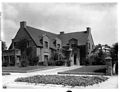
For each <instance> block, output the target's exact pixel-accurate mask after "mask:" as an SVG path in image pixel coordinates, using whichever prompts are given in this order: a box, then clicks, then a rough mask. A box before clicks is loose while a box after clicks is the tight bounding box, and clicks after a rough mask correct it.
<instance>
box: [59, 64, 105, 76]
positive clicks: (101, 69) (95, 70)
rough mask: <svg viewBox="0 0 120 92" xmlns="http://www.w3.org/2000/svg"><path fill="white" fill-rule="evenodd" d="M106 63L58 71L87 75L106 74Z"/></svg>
mask: <svg viewBox="0 0 120 92" xmlns="http://www.w3.org/2000/svg"><path fill="white" fill-rule="evenodd" d="M105 69H106V66H105V65H97V66H96V65H95V66H83V67H81V68H77V69H73V70H68V71H64V72H58V74H80V75H81V74H87V75H89V74H90V75H105V73H106V70H105Z"/></svg>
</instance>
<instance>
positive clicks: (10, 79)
mask: <svg viewBox="0 0 120 92" xmlns="http://www.w3.org/2000/svg"><path fill="white" fill-rule="evenodd" d="M80 67H81V66H72V67H65V66H63V67H60V68H54V69H49V70H43V71H36V72H30V73H11V75H6V76H2V80H3V82H2V84H3V86H7V88H27V89H28V88H42V89H44V88H45V89H46V88H71V87H70V86H65V87H64V86H62V85H52V84H47V85H45V84H39V85H35V84H30V83H29V84H28V83H21V82H14V80H15V79H16V78H18V77H28V76H34V75H55V74H57V72H62V71H67V70H71V69H76V68H80ZM82 76H83V75H82ZM117 84H118V77H117V76H109V79H108V80H107V81H105V82H102V83H99V84H95V85H93V86H87V87H74V88H76V89H78V88H117V87H118V85H117Z"/></svg>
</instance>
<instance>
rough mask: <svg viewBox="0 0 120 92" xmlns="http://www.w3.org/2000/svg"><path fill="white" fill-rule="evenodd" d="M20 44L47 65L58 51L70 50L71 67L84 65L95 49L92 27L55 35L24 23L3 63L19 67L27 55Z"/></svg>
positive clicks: (7, 51)
mask: <svg viewBox="0 0 120 92" xmlns="http://www.w3.org/2000/svg"><path fill="white" fill-rule="evenodd" d="M18 42H19V45H21V46H24V44H26V48H29V49H28V50H29V52H28V54H29V55H31V57H33V56H34V57H36V56H38V57H39V62H46V63H47V61H49V59H50V57H51V56H52V55H53V53H54V52H56V51H57V50H59V49H62V48H69V49H70V50H71V52H72V54H71V55H70V59H71V61H72V62H71V65H82V64H84V59H85V58H86V57H87V56H88V55H89V54H90V53H91V51H92V50H93V48H94V41H93V38H92V35H91V28H90V27H87V28H86V31H80V32H72V33H64V32H60V34H55V33H51V32H47V31H44V30H41V29H37V28H34V27H30V26H27V24H26V22H25V21H22V22H20V28H19V30H18V32H17V34H16V36H15V37H14V39H12V43H11V45H10V47H9V49H8V50H5V51H3V53H2V59H3V62H9V63H11V62H12V63H13V65H17V63H19V62H20V61H21V60H24V59H26V53H24V52H23V51H22V49H21V50H20V49H18V46H17V45H18ZM24 42H25V43H24ZM31 49H32V51H31ZM13 61H14V62H13Z"/></svg>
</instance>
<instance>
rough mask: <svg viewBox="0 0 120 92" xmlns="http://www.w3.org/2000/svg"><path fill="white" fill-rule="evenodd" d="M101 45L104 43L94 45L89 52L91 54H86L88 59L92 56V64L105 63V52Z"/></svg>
mask: <svg viewBox="0 0 120 92" xmlns="http://www.w3.org/2000/svg"><path fill="white" fill-rule="evenodd" d="M103 46H104V45H101V44H98V45H96V46H95V48H94V49H93V51H92V52H91V55H90V56H88V59H91V58H92V61H93V63H92V64H94V65H101V64H102V65H103V64H105V56H106V53H105V52H104V51H103Z"/></svg>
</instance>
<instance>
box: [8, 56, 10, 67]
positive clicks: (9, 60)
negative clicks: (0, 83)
mask: <svg viewBox="0 0 120 92" xmlns="http://www.w3.org/2000/svg"><path fill="white" fill-rule="evenodd" d="M8 62H9V64H8V65H9V66H10V56H8Z"/></svg>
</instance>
